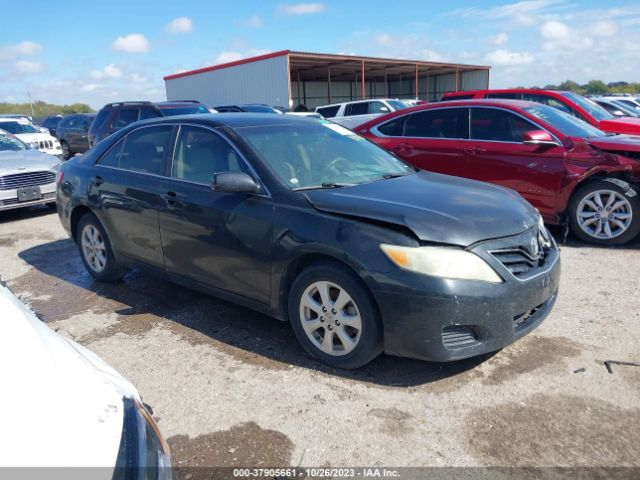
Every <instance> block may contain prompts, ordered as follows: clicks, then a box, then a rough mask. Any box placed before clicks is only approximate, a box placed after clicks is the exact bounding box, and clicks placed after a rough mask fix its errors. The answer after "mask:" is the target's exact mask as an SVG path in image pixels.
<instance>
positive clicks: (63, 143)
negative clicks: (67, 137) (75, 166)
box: [60, 140, 71, 160]
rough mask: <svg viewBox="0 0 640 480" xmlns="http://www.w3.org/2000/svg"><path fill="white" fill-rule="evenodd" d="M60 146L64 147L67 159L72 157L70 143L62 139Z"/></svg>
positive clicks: (64, 155) (63, 151) (63, 152)
mask: <svg viewBox="0 0 640 480" xmlns="http://www.w3.org/2000/svg"><path fill="white" fill-rule="evenodd" d="M60 147H61V148H62V156H63V157H64V159H65V160H69V159H70V158H71V150H69V144H68V143H67V142H65V141H64V140H62V141H61V142H60Z"/></svg>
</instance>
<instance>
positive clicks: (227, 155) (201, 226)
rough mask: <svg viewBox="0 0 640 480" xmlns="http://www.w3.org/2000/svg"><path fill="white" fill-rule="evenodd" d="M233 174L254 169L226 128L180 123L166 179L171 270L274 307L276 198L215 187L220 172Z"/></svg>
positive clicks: (164, 229) (164, 227)
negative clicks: (223, 130)
mask: <svg viewBox="0 0 640 480" xmlns="http://www.w3.org/2000/svg"><path fill="white" fill-rule="evenodd" d="M229 171H236V172H245V173H249V174H252V173H251V171H250V169H249V168H248V166H247V164H246V163H245V161H244V160H243V159H242V158H241V156H240V155H239V154H238V152H237V151H236V150H235V149H234V148H233V146H232V145H231V144H230V143H229V141H228V140H227V139H226V138H224V137H222V135H220V134H219V133H218V132H216V131H213V130H211V129H208V128H204V127H199V126H189V125H183V126H181V127H180V132H179V134H178V139H177V142H176V147H175V151H174V154H173V161H172V162H171V165H170V167H169V169H168V172H167V177H168V178H166V179H165V180H164V181H163V182H162V189H163V192H162V195H163V196H164V201H163V204H162V207H161V209H160V233H161V236H162V247H163V249H164V258H165V265H166V269H167V271H168V272H170V273H174V274H177V275H180V276H183V277H188V278H190V279H191V280H195V281H196V282H198V283H200V284H204V285H208V286H211V287H214V288H216V289H220V290H223V291H226V292H230V293H234V294H236V295H241V296H243V297H246V298H250V299H252V300H255V301H258V302H261V303H264V304H269V303H270V297H271V282H270V278H271V260H270V254H271V245H272V229H273V226H272V222H273V202H272V200H271V197H269V196H268V195H267V194H266V192H264V193H259V194H251V195H247V194H244V193H221V192H214V191H213V190H212V188H211V181H212V178H213V175H214V174H215V173H220V172H229ZM253 176H254V177H255V175H253ZM256 180H257V179H256Z"/></svg>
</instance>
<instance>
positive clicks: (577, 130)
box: [524, 104, 606, 138]
mask: <svg viewBox="0 0 640 480" xmlns="http://www.w3.org/2000/svg"><path fill="white" fill-rule="evenodd" d="M524 111H525V112H527V113H529V114H531V115H533V116H534V117H537V118H539V119H540V120H542V121H544V122H547V123H549V124H551V125H552V126H554V127H555V128H556V129H558V130H560V131H561V132H562V133H563V134H565V135H567V136H568V137H579V138H590V137H604V136H605V135H606V134H605V133H604V132H603V131H602V130H598V129H597V128H595V127H592V126H591V125H589V124H588V123H587V122H584V121H582V120H580V119H579V118H576V117H574V116H573V115H570V114H568V113H565V112H563V111H561V110H558V109H557V108H553V107H548V106H546V105H542V104H540V105H535V106H531V107H525V109H524Z"/></svg>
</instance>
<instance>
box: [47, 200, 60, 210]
mask: <svg viewBox="0 0 640 480" xmlns="http://www.w3.org/2000/svg"><path fill="white" fill-rule="evenodd" d="M46 205H47V207H49V208H50V209H51V210H55V209H56V208H58V204H57V203H56V202H49V203H47V204H46Z"/></svg>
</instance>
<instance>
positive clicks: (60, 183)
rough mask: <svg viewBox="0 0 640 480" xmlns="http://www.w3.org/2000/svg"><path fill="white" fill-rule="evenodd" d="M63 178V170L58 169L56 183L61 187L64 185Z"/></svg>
mask: <svg viewBox="0 0 640 480" xmlns="http://www.w3.org/2000/svg"><path fill="white" fill-rule="evenodd" d="M63 178H64V172H63V171H62V170H58V178H56V185H58V188H60V185H62V179H63Z"/></svg>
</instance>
